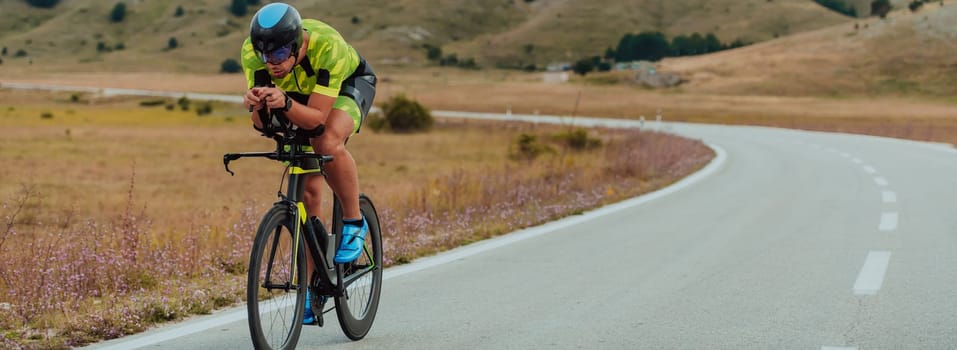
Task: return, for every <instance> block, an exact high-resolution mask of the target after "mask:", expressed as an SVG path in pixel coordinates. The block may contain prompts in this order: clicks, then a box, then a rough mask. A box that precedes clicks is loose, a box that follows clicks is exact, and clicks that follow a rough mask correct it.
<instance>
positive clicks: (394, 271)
mask: <svg viewBox="0 0 957 350" xmlns="http://www.w3.org/2000/svg"><path fill="white" fill-rule="evenodd" d="M706 145H707V146H708V147H710V148H711V149H712V150H714V152H715V158H714V159H712V160H711V162H710V163H708V165H706V166H705V167H704V168H702V169H701V170H698V171H697V172H696V173H694V174H691V175H689V176H687V177H685V178H683V179H681V180H680V181H678V182H675V183H674V184H672V185H671V186H668V187H665V188H662V189H660V190H657V191H654V192H649V193H646V194H643V195H641V196H638V197H635V198H632V199H628V200H625V201H622V202H618V203H614V204H610V205H606V206H604V207H601V208H598V209H595V210H592V211H588V212H585V213H583V214H581V215H572V216H569V217H566V218H564V219H560V220H557V221H552V222H549V223H546V224H543V225H539V226H535V227H530V228H527V229H523V230H519V231H515V232H513V233H509V234H506V235H503V236H499V237H495V238H491V239H487V240H484V241H481V242H478V243H474V244H470V245H467V246H464V247H459V248H455V249H452V250H449V251H447V252H444V253H441V254H438V255H434V256H430V257H425V258H421V259H416V260H415V261H413V262H412V263H410V264H407V265H401V266H396V267H392V268H388V269H386V270H385V271H383V276H382V279H383V280H387V279H391V278H395V277H399V276H402V275H405V274H409V273H413V272H418V271H422V270H425V269H428V268H432V267H435V266H439V265H443V264H447V263H449V262H452V261H455V260H459V259H462V258H465V257H468V256H472V255H476V254H479V253H482V252H486V251H489V250H492V249H495V248H498V247H502V246H506V245H509V244H512V243H516V242H519V241H524V240H526V239H529V238H534V237H538V236H542V235H545V234H547V233H550V232H553V231H557V230H560V229H563V228H566V227H570V226H574V225H578V224H581V223H584V222H587V221H589V220H594V219H597V218H599V217H602V216H605V215H608V214H612V213H615V212H618V211H621V210H625V209H629V208H633V207H637V206H639V205H643V204H645V203H648V202H651V201H654V200H656V199H659V198H662V197H665V196H667V195H670V194H672V193H675V192H678V191H681V190H683V189H685V188H687V187H691V185H694V184H696V183H698V182H700V181H701V180H704V179H705V178H707V177H708V176H711V175H712V174H714V173H715V172H717V171H718V169H720V168H721V167H722V166H723V165H724V163H725V161H726V160H727V158H728V154H727V152H725V150H724V149H723V148H721V147H720V146H717V145H713V144H708V143H706ZM244 319H246V306H245V305H242V306H237V307H235V308H232V309H227V310H224V311H222V312H219V313H217V314H215V315H210V316H201V317H198V318H197V319H195V320H190V321H185V322H183V323H180V324H177V325H172V326H167V327H164V328H159V329H157V330H154V331H152V332H146V333H141V334H137V335H131V336H128V337H124V338H119V339H114V340H110V341H106V342H102V343H97V344H92V345H91V346H89V347H87V348H88V349H98V350H123V349H134V348H140V347H145V346H150V345H154V344H158V343H162V342H164V341H168V340H172V339H176V338H181V337H185V336H188V335H191V334H195V333H199V332H203V331H205V330H208V329H212V328H216V327H221V326H223V325H226V324H229V323H233V322H238V321H241V320H244Z"/></svg>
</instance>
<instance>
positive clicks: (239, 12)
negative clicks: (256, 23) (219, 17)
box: [229, 0, 249, 17]
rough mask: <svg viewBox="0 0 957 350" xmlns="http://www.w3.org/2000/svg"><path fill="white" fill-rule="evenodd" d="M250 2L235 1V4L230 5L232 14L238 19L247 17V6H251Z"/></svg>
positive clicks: (245, 0)
mask: <svg viewBox="0 0 957 350" xmlns="http://www.w3.org/2000/svg"><path fill="white" fill-rule="evenodd" d="M248 1H249V0H233V3H232V4H231V5H229V12H232V13H233V15H236V17H242V16H245V15H246V6H248V5H249V2H248Z"/></svg>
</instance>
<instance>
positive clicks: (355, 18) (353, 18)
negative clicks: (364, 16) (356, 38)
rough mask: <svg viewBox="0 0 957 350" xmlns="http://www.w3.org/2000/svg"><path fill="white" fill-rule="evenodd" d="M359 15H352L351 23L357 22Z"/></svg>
mask: <svg viewBox="0 0 957 350" xmlns="http://www.w3.org/2000/svg"><path fill="white" fill-rule="evenodd" d="M359 22H360V21H359V17H356V16H352V24H359Z"/></svg>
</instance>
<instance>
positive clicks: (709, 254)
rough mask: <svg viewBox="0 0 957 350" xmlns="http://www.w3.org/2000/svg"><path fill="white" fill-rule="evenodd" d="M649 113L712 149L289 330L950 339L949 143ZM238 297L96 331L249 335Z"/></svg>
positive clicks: (663, 340)
mask: <svg viewBox="0 0 957 350" xmlns="http://www.w3.org/2000/svg"><path fill="white" fill-rule="evenodd" d="M438 114H440V115H444V116H449V117H456V116H458V117H463V116H471V117H475V116H477V115H472V114H459V113H453V112H439V113H438ZM478 116H480V117H481V115H478ZM486 117H491V116H486ZM507 118H508V119H519V118H526V117H520V116H510V117H507ZM527 118H532V117H527ZM537 120H539V121H545V122H547V121H548V120H552V121H558V122H563V123H611V124H610V126H632V127H633V126H636V125H637V123H636V122H623V121H600V120H599V121H595V120H590V119H583V118H578V119H568V118H564V119H563V118H551V119H549V118H539V119H537ZM644 127H645V128H649V129H655V128H663V129H665V130H666V131H670V132H675V133H678V134H681V135H685V136H689V137H693V138H699V139H702V140H704V141H705V142H707V143H708V144H710V145H712V146H713V147H714V148H715V149H716V150H717V151H718V153H719V155H720V156H719V158H718V159H717V160H716V161H715V162H713V163H712V164H711V165H710V166H709V167H708V168H706V169H705V170H704V171H703V172H701V173H699V174H697V175H695V176H694V177H693V178H691V179H688V180H687V181H683V182H681V183H679V184H678V185H676V186H677V187H672V188H669V189H667V190H665V191H664V192H660V193H655V194H652V195H649V196H646V197H641V198H639V199H635V200H631V201H628V202H625V203H622V204H619V205H616V206H613V207H610V208H605V209H602V210H598V211H596V212H591V213H586V214H585V215H581V216H576V217H572V218H569V219H566V220H563V221H559V222H556V223H552V224H549V225H545V226H543V227H539V228H534V229H529V230H525V231H520V232H517V233H514V234H511V235H508V236H505V237H501V238H498V239H493V240H491V241H486V242H481V243H478V244H474V245H471V246H468V247H465V248H462V249H459V250H456V251H453V252H450V253H447V254H443V255H440V256H438V257H434V258H430V259H424V260H422V261H418V262H416V263H413V264H411V265H406V266H403V267H400V268H396V269H390V270H387V271H386V275H387V279H386V281H385V283H384V286H383V292H382V300H381V305H380V308H379V313H378V316H377V318H376V322H375V325H374V326H373V328H372V331H371V332H370V333H369V335H368V336H367V337H366V338H365V339H364V340H361V341H358V342H352V341H349V340H348V339H347V338H346V337H345V336H344V335H343V334H342V333H341V331H340V330H339V328H338V324H337V323H336V322H335V319H334V318H335V317H334V314H329V315H327V317H329V318H328V322H327V326H326V327H325V328H316V327H309V328H306V329H304V331H303V335H302V337H301V338H300V341H299V348H300V349H853V348H856V349H952V348H957V312H955V311H957V298H955V296H957V215H954V214H955V212H957V211H955V209H954V207H955V205H954V202H955V200H957V151H955V150H954V149H953V148H951V147H948V146H941V145H932V144H925V143H917V142H908V141H900V140H892V139H884V138H875V137H866V136H853V135H842V134H827V133H815V132H804V131H793V130H782V129H773V128H757V127H730V126H707V125H688V124H671V123H665V124H658V123H653V122H652V123H648V124H646V125H644ZM244 313H245V310H244V309H243V308H239V309H233V310H227V311H224V312H219V313H216V314H214V315H211V316H205V317H198V318H195V319H192V320H190V321H187V322H184V323H180V324H177V325H173V326H171V327H167V328H162V329H157V330H153V331H150V332H147V333H144V334H141V335H136V336H132V337H127V338H124V339H119V340H114V341H110V342H105V343H101V344H96V345H95V346H94V347H93V348H97V349H106V348H115V349H127V348H132V347H137V346H144V348H146V349H245V348H249V347H250V341H249V335H248V329H247V325H246V321H245V319H244V318H243V317H244V316H245V315H244Z"/></svg>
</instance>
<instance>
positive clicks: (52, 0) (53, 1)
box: [27, 0, 60, 9]
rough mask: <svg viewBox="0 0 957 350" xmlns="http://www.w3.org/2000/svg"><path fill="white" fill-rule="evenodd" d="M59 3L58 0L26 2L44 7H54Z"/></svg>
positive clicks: (28, 0)
mask: <svg viewBox="0 0 957 350" xmlns="http://www.w3.org/2000/svg"><path fill="white" fill-rule="evenodd" d="M59 3H60V0H27V4H29V5H30V6H33V7H40V8H46V9H50V8H54V7H56V5H57V4H59Z"/></svg>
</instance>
